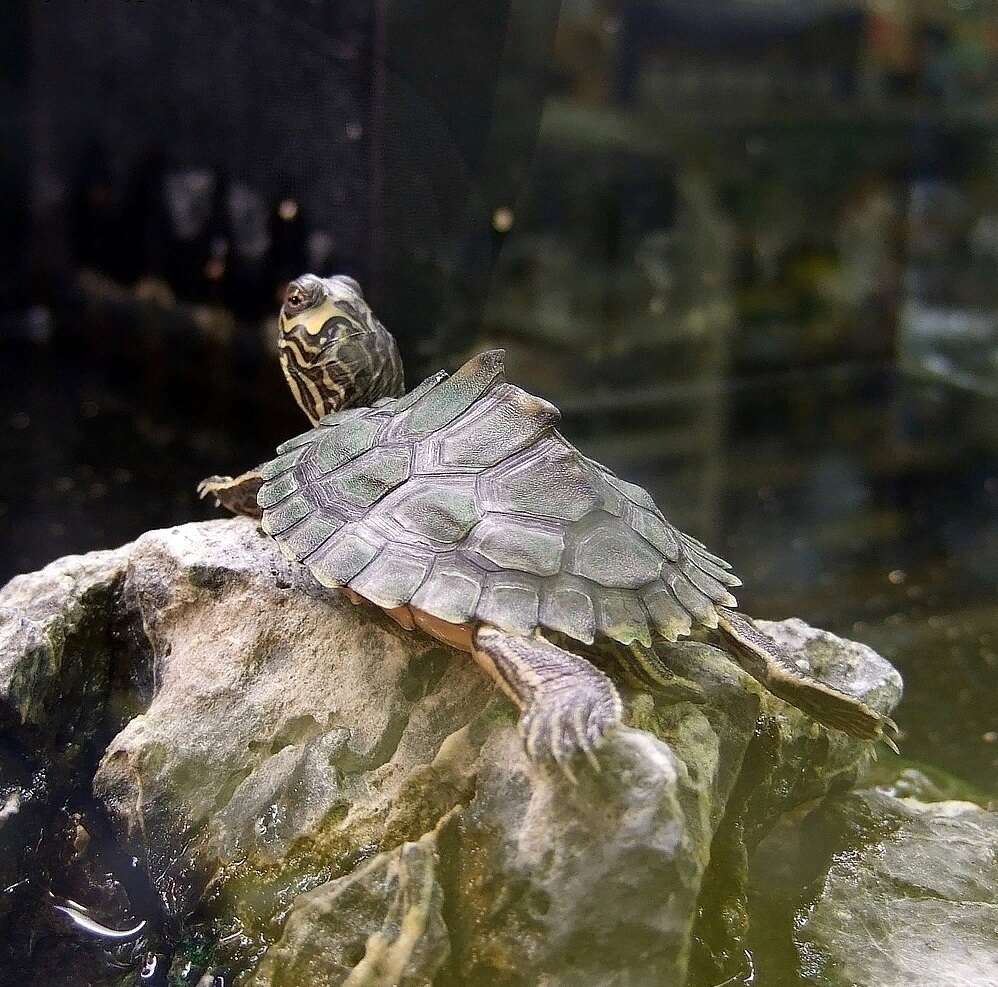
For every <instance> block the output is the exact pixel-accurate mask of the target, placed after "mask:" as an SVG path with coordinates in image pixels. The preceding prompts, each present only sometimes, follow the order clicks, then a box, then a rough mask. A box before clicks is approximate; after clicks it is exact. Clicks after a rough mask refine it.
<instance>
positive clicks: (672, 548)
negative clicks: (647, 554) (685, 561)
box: [630, 507, 680, 562]
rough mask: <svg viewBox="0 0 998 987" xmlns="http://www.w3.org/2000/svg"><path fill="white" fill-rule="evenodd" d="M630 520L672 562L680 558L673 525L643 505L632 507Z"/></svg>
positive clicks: (677, 540)
mask: <svg viewBox="0 0 998 987" xmlns="http://www.w3.org/2000/svg"><path fill="white" fill-rule="evenodd" d="M630 520H631V526H632V527H633V528H634V530H635V531H636V532H637V533H638V534H639V535H641V537H642V538H644V540H645V541H647V542H648V543H649V544H651V545H654V546H655V548H657V549H658V550H659V551H660V552H661V553H662V554H663V555H664V556H665V557H666V558H667V559H668V560H669V561H670V562H677V561H678V560H679V555H680V552H679V539H678V538H677V537H676V532H675V530H674V529H673V527H672V525H670V524H668V523H666V522H665V521H662V520H661V519H660V518H659V517H657V516H656V515H655V514H653V513H652V512H651V511H646V510H645V509H644V508H642V507H634V508H633V509H632V511H631V516H630Z"/></svg>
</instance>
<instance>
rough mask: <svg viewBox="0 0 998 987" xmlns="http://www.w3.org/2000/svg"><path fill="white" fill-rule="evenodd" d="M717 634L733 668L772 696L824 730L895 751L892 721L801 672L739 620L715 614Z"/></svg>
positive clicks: (721, 612)
mask: <svg viewBox="0 0 998 987" xmlns="http://www.w3.org/2000/svg"><path fill="white" fill-rule="evenodd" d="M718 629H719V630H720V632H721V636H722V638H723V639H724V642H725V644H726V645H727V647H728V649H729V650H730V652H731V653H732V655H733V656H734V657H735V659H736V660H737V661H738V664H739V665H741V666H742V668H744V669H745V671H746V672H748V673H749V675H751V676H752V677H753V678H754V679H756V680H757V681H758V682H760V683H762V685H764V686H765V687H766V688H767V689H768V690H769V691H770V692H771V693H773V695H775V696H778V697H779V698H780V699H782V700H783V701H784V702H787V703H790V705H791V706H796V707H797V708H798V709H800V710H803V711H804V712H805V713H807V714H808V715H810V716H812V717H813V718H814V719H816V720H817V721H818V722H819V723H823V724H824V725H825V726H828V727H832V728H834V729H836V730H841V731H842V732H843V733H847V734H849V735H851V736H853V737H859V738H861V739H863V740H882V741H884V743H886V744H887V745H888V746H889V747H891V748H892V749H893V750H895V751H896V750H897V747H896V746H895V744H894V740H893V736H892V734H896V733H897V727H896V725H895V723H894V721H893V720H891V719H890V718H889V717H886V716H883V715H882V714H880V713H878V712H877V711H876V710H875V709H873V708H872V707H870V706H868V705H867V704H866V703H864V702H863V700H862V699H858V698H857V697H856V696H851V695H849V694H848V693H846V692H841V691H840V690H838V689H836V688H834V687H833V686H830V685H826V684H825V683H824V682H821V681H819V680H818V679H815V678H812V677H811V676H809V675H806V674H805V673H803V672H801V671H800V669H799V668H798V667H797V663H796V662H795V661H794V659H793V657H792V656H791V655H790V654H789V653H788V652H787V651H786V650H785V649H783V648H781V647H780V645H778V644H777V643H776V642H775V641H774V640H773V639H772V638H771V637H769V636H768V635H766V634H763V632H762V631H760V630H759V628H758V627H756V626H755V624H754V623H752V621H751V620H750V619H749V618H748V617H746V616H745V615H744V614H740V613H737V612H735V611H733V610H719V611H718Z"/></svg>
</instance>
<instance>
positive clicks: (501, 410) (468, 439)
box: [432, 384, 561, 469]
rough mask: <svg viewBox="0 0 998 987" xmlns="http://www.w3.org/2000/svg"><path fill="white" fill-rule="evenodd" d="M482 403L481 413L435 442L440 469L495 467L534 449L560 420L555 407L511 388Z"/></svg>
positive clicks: (502, 388)
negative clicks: (519, 453) (523, 451)
mask: <svg viewBox="0 0 998 987" xmlns="http://www.w3.org/2000/svg"><path fill="white" fill-rule="evenodd" d="M481 403H482V405H483V408H482V410H481V413H475V414H473V416H472V417H470V418H469V417H468V416H465V418H462V420H461V421H460V422H457V423H455V425H454V427H453V428H449V429H446V430H445V431H444V432H443V433H442V434H441V435H440V436H439V437H434V439H433V440H432V441H433V443H434V444H435V445H436V446H437V449H436V455H435V459H436V460H437V462H439V463H440V464H441V465H444V466H457V467H465V468H468V469H485V468H486V467H489V466H494V465H495V464H496V463H498V462H500V461H501V460H503V459H506V458H507V457H509V456H511V455H512V454H513V453H516V452H519V451H520V450H521V449H525V448H527V446H530V445H532V444H533V443H534V442H536V441H537V440H538V439H539V438H540V437H541V436H542V435H543V434H544V433H545V432H548V431H550V430H551V429H552V428H554V426H555V425H557V423H558V421H559V420H560V419H561V414H560V413H559V411H558V409H557V408H556V407H555V406H554V405H553V404H548V402H547V401H542V400H541V399H540V398H536V397H534V396H533V395H532V394H527V392H526V391H521V390H520V388H518V387H513V385H512V384H503V385H501V386H499V387H497V388H495V389H493V391H492V392H490V393H489V395H488V396H487V397H485V398H483V399H482V402H481ZM477 411H478V409H477V408H476V409H475V412H477ZM465 419H467V420H465Z"/></svg>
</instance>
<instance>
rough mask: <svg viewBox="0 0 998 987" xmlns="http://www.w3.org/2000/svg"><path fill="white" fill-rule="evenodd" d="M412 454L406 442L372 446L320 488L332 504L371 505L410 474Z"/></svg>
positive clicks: (361, 506)
mask: <svg viewBox="0 0 998 987" xmlns="http://www.w3.org/2000/svg"><path fill="white" fill-rule="evenodd" d="M411 458H412V454H411V451H410V450H409V449H408V448H407V447H405V446H397V447H392V448H388V449H372V450H369V451H368V452H366V453H363V454H362V455H360V456H358V457H357V458H356V459H353V460H351V461H350V462H348V463H346V464H345V465H344V466H343V467H342V468H341V469H338V470H337V471H336V472H335V473H333V475H332V476H330V477H329V478H328V479H326V480H325V481H324V482H323V483H322V484H321V489H322V491H323V494H324V496H325V497H326V498H328V499H329V500H330V501H331V502H332V503H333V504H336V503H339V502H341V501H342V502H345V503H347V504H349V505H351V506H353V507H358V508H365V507H370V506H371V505H372V504H373V503H375V502H376V501H378V500H380V499H381V498H382V497H384V495H385V494H386V493H388V491H389V490H394V489H395V487H397V486H399V485H400V484H401V483H404V482H405V481H406V480H407V479H408V478H409V466H410V462H411Z"/></svg>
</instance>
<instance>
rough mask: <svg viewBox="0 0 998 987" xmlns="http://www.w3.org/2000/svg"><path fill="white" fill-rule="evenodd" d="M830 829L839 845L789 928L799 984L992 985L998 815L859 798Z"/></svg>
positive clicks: (995, 981)
mask: <svg viewBox="0 0 998 987" xmlns="http://www.w3.org/2000/svg"><path fill="white" fill-rule="evenodd" d="M833 821H834V822H836V823H837V824H838V825H839V826H840V827H841V828H842V830H843V831H844V838H843V839H842V841H841V842H840V848H839V849H838V851H837V852H836V853H835V855H834V856H833V858H832V861H831V866H830V867H829V868H828V871H827V874H826V875H825V877H824V880H823V881H822V883H821V886H820V891H819V892H818V895H817V899H816V901H815V902H814V904H813V906H812V907H810V908H808V909H807V910H806V911H805V912H804V913H803V914H802V915H801V919H800V921H799V923H798V933H797V943H798V949H799V951H800V955H801V966H802V970H803V972H804V975H805V977H806V979H807V980H808V982H810V983H814V984H817V985H821V987H844V985H854V984H855V985H860V987H922V985H924V987H966V985H968V984H973V985H975V987H995V985H998V938H996V930H998V814H996V813H993V812H988V811H987V810H985V809H982V808H980V806H978V805H975V804H973V803H971V802H960V801H946V802H935V803H925V802H920V801H918V800H916V799H911V798H896V797H894V796H892V795H888V794H885V793H883V792H880V791H867V792H860V793H857V794H855V795H852V796H850V797H849V798H848V799H846V800H844V801H843V802H841V803H840V804H839V805H837V806H836V807H835V808H834V811H833ZM842 843H844V846H843V845H842Z"/></svg>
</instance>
